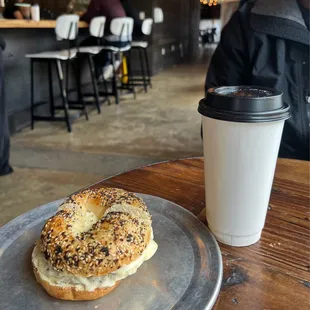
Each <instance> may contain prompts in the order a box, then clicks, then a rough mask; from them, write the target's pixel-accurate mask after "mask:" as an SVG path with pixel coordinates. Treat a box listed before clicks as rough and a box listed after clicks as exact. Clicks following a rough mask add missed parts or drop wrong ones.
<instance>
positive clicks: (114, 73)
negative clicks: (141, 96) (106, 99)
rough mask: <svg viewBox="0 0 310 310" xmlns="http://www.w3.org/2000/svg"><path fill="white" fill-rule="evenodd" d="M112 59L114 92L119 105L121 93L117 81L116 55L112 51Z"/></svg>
mask: <svg viewBox="0 0 310 310" xmlns="http://www.w3.org/2000/svg"><path fill="white" fill-rule="evenodd" d="M111 58H112V66H113V79H112V92H113V94H114V96H115V103H116V104H119V93H118V89H117V79H116V70H115V55H114V53H113V52H112V51H111Z"/></svg>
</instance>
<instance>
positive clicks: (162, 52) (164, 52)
mask: <svg viewBox="0 0 310 310" xmlns="http://www.w3.org/2000/svg"><path fill="white" fill-rule="evenodd" d="M161 54H162V55H163V56H164V55H166V49H165V48H164V47H162V49H161Z"/></svg>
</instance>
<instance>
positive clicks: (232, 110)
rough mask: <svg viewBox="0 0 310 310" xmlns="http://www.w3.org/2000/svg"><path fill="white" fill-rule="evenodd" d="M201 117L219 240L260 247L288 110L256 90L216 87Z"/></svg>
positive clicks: (210, 206)
mask: <svg viewBox="0 0 310 310" xmlns="http://www.w3.org/2000/svg"><path fill="white" fill-rule="evenodd" d="M198 111H199V113H200V114H202V124H203V147H204V169H205V197H206V217H207V221H208V226H209V228H210V230H211V231H212V233H213V234H214V235H215V237H216V238H217V240H218V241H220V242H222V243H224V244H228V245H231V246H248V245H251V244H254V243H256V242H257V241H258V240H259V239H260V237H261V233H262V230H263V227H264V224H265V219H266V214H267V209H268V204H269V199H270V193H271V188H272V183H273V178H274V172H275V167H276V162H277V157H278V152H279V147H280V142H281V137H282V132H283V127H284V123H285V120H286V119H288V118H289V117H290V112H289V106H288V105H287V104H284V103H283V101H282V93H281V92H278V91H276V90H274V89H269V88H263V87H255V86H231V87H217V88H211V89H209V90H208V91H207V93H206V97H205V99H202V100H201V101H200V103H199V108H198Z"/></svg>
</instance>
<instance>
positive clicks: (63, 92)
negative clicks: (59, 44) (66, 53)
mask: <svg viewBox="0 0 310 310" xmlns="http://www.w3.org/2000/svg"><path fill="white" fill-rule="evenodd" d="M56 67H57V75H58V80H59V88H60V92H61V98H62V103H63V108H64V111H65V119H66V123H67V128H68V132H71V131H72V128H71V123H70V118H69V105H68V98H67V92H66V88H65V85H64V76H63V71H62V66H61V61H60V60H56Z"/></svg>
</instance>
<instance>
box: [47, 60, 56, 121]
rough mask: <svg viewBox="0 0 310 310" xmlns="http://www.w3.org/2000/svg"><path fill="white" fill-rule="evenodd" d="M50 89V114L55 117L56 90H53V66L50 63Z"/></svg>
mask: <svg viewBox="0 0 310 310" xmlns="http://www.w3.org/2000/svg"><path fill="white" fill-rule="evenodd" d="M48 86H49V87H48V88H49V95H50V114H51V117H55V101H54V90H53V73H52V64H51V62H50V61H48Z"/></svg>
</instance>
